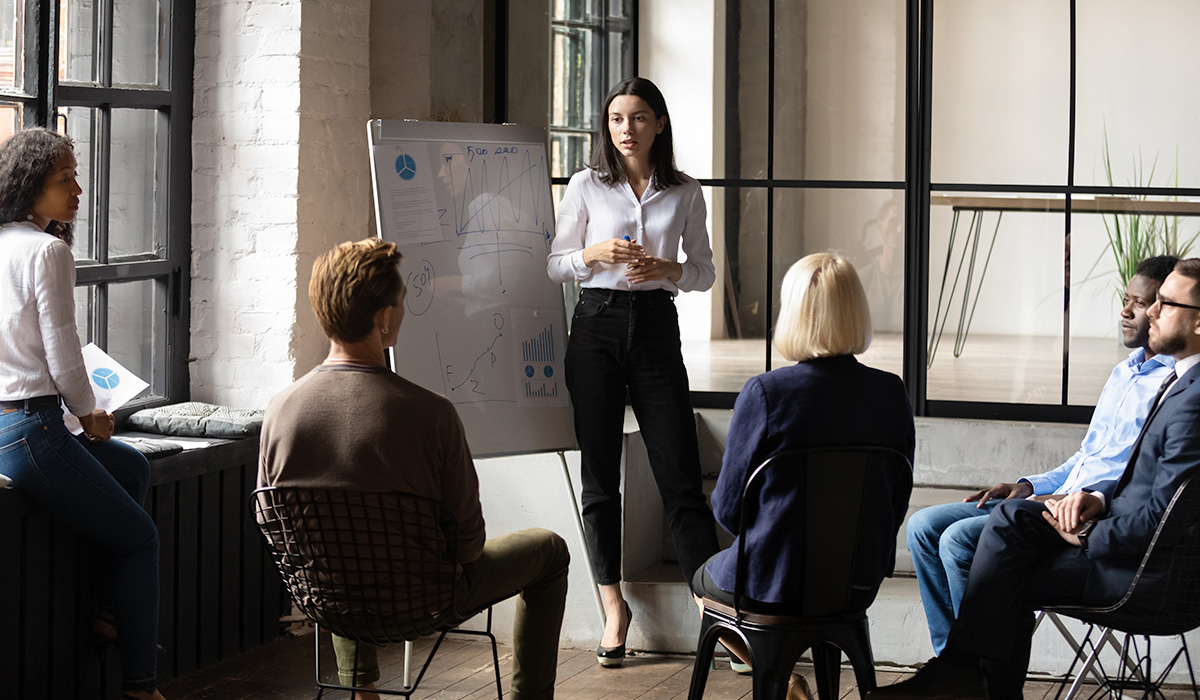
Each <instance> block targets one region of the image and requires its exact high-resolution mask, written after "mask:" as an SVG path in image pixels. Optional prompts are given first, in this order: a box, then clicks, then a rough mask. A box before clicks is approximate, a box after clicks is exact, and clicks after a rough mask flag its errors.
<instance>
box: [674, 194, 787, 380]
mask: <svg viewBox="0 0 1200 700" xmlns="http://www.w3.org/2000/svg"><path fill="white" fill-rule="evenodd" d="M744 191H745V190H743V192H744ZM760 192H761V191H760ZM738 196H739V195H738V190H736V189H733V188H722V187H705V188H704V200H705V204H707V206H708V230H709V239H710V242H711V245H712V248H713V262H714V263H715V265H716V268H717V281H716V282H715V283H714V284H713V287H712V289H711V290H709V291H707V292H687V293H685V294H680V295H679V296H677V297H676V298H675V306H676V308H677V309H678V310H679V327H680V340H681V342H682V346H683V360H684V364H685V365H686V366H687V369H688V381H689V383H690V385H691V389H692V391H722V392H735V391H741V390H742V386H744V385H745V383H746V380H747V379H749V378H750V377H753V376H754V375H756V374H761V373H762V372H764V371H765V370H766V366H767V359H766V352H767V343H766V340H764V336H763V332H762V329H761V324H757V323H755V321H756V320H757V317H758V315H759V313H760V311H761V309H762V307H761V305H760V302H759V300H760V299H761V298H762V293H761V289H760V287H761V286H762V284H763V278H762V275H761V274H760V273H758V269H759V268H757V267H755V266H753V265H751V266H748V267H749V268H750V269H749V270H747V269H743V268H740V267H737V266H736V265H731V264H729V263H733V262H736V260H730V261H729V263H727V262H726V256H727V253H728V252H729V250H730V249H732V250H734V251H735V252H736V251H737V250H738V244H739V243H740V242H741V241H742V239H743V236H742V233H743V231H747V230H755V229H754V227H755V226H757V225H758V224H755V223H754V222H751V223H750V225H749V228H747V227H744V226H743V224H742V222H741V221H739V220H738V219H736V218H730V217H728V216H727V215H726V207H727V206H728V204H729V203H730V202H736V201H737V198H738ZM761 235H762V232H761V230H758V231H757V235H753V234H752V235H750V236H747V237H748V238H751V239H755V240H757V239H759V238H761ZM758 259H760V260H761V258H758Z"/></svg>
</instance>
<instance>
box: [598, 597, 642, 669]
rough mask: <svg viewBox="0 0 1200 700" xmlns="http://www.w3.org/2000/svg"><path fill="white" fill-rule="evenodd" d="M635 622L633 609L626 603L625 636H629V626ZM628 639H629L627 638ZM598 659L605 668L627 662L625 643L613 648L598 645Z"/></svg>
mask: <svg viewBox="0 0 1200 700" xmlns="http://www.w3.org/2000/svg"><path fill="white" fill-rule="evenodd" d="M632 624H633V610H632V609H630V607H629V603H625V636H626V637H628V636H629V627H630V625H632ZM627 641H628V640H627ZM596 661H599V662H600V665H601V666H603V667H605V668H616V667H618V666H620V665H621V664H623V663H625V645H624V644H618V645H617V646H615V647H613V648H611V649H605V648H604V647H603V646H599V645H597V646H596Z"/></svg>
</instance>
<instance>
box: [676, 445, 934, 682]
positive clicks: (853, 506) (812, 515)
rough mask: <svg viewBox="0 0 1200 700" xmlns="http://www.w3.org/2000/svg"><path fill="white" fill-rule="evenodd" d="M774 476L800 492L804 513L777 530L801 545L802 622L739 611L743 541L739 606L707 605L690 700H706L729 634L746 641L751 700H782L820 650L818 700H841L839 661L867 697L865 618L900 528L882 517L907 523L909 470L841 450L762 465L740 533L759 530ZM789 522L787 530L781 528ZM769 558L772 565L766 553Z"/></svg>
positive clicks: (893, 461)
mask: <svg viewBox="0 0 1200 700" xmlns="http://www.w3.org/2000/svg"><path fill="white" fill-rule="evenodd" d="M768 473H773V474H774V476H773V478H774V479H789V480H792V481H793V482H794V488H795V489H796V490H797V493H799V494H802V502H803V503H804V507H803V509H794V510H795V511H801V510H802V512H792V513H789V514H787V516H786V517H785V518H781V519H779V521H777V522H776V523H774V526H776V527H782V528H791V529H792V531H794V532H796V536H797V537H800V538H803V541H804V546H803V550H804V569H803V570H804V583H803V587H802V590H800V591H798V592H797V595H798V598H799V599H800V600H801V601H802V604H801V609H802V610H804V616H802V617H792V616H782V615H768V614H762V613H755V612H751V611H747V610H743V609H742V602H743V600H744V593H743V590H744V588H745V582H746V572H747V571H748V569H749V565H750V559H752V558H753V557H754V556H756V555H757V554H758V553H756V552H747V551H746V548H745V538H744V537H739V538H738V540H737V542H738V551H737V575H736V585H735V586H734V604H733V606H729V605H726V604H724V603H721V602H719V601H715V600H712V599H710V598H703V599H702V603H703V605H704V614H703V615H702V617H701V620H700V641H699V643H698V645H697V648H696V665H695V666H694V667H693V668H692V681H691V687H690V688H689V691H688V700H700V698H702V697H703V695H704V686H705V684H706V683H707V680H708V669H709V667H710V666H711V665H712V657H713V652H714V649H715V647H716V644H717V640H718V637H719V636H720V634H721V633H722V632H726V631H728V632H732V633H734V634H736V635H737V636H739V637H740V638H741V639H742V641H743V642H745V644H746V647H747V648H748V649H749V650H750V655H751V667H752V672H753V674H754V700H782V699H783V698H784V696H785V695H786V694H787V687H788V679H789V677H790V676H791V673H792V669H793V668H794V667H795V665H796V661H797V660H798V659H799V658H800V655H801V654H802V653H804V651H805V650H806V649H809V648H811V649H812V650H813V665H814V666H815V668H816V676H817V695H818V697H819V698H821V699H822V700H831V699H832V698H836V697H837V693H838V687H839V685H840V680H841V654H842V652H845V654H846V656H847V657H848V658H849V659H850V664H851V666H853V668H854V677H855V680H856V681H857V683H858V691H859V695H860V697H865V696H866V694H867V693H868V692H869V691H872V690H874V689H875V659H874V655H873V654H872V652H871V636H870V633H869V631H868V620H867V614H866V609H867V607H868V606H870V604H871V601H873V600H874V598H875V594H876V593H877V592H878V589H879V586H878V583H877V582H876V581H875V580H874V575H873V574H871V573H868V571H871V570H872V566H871V564H872V563H874V562H878V561H880V558H882V557H889V556H890V557H895V554H896V534H897V533H898V532H899V528H900V525H901V523H902V521H903V518H902V517H898V518H896V522H895V527H893V528H891V529H886V528H885V530H886V531H881V529H880V528H879V527H878V526H877V523H878V516H879V511H880V509H883V510H885V511H889V512H892V513H895V512H897V511H898V512H900V513H903V512H904V510H905V509H906V508H907V507H908V498H909V495H910V494H911V492H912V464H911V463H910V462H909V461H908V458H907V457H905V456H904V455H903V454H901V453H900V452H898V451H896V450H893V449H890V448H887V447H874V446H839V447H814V448H806V449H798V450H788V451H785V452H781V453H779V454H776V455H774V456H772V457H770V458H768V459H767V460H766V461H764V462H763V463H762V464H761V465H759V466H758V467H757V468H756V469H754V471H752V472H751V473H750V475H749V476H748V477H747V479H746V485H745V487H744V488H743V489H742V497H741V518H740V524H739V528H738V532H740V533H744V532H746V531H747V529H748V528H749V527H750V526H751V525H752V524H753V522H754V518H755V516H756V513H757V509H758V503H759V500H758V497H759V490H760V489H761V488H762V485H763V483H764V482H765V481H766V477H767V474H768ZM785 520H787V521H788V522H784V521H785ZM762 554H763V556H775V555H774V554H773V553H770V552H764V553H762Z"/></svg>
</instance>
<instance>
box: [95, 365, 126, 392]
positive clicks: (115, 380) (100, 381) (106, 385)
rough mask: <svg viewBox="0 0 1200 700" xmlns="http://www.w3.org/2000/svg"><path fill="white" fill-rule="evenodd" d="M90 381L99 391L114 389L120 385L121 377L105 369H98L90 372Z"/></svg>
mask: <svg viewBox="0 0 1200 700" xmlns="http://www.w3.org/2000/svg"><path fill="white" fill-rule="evenodd" d="M92 381H93V382H95V383H96V386H98V387H100V388H101V389H116V388H117V385H118V384H120V383H121V375H119V374H117V373H116V372H115V371H113V370H111V369H108V368H107V367H100V368H99V369H97V370H95V371H94V372H92Z"/></svg>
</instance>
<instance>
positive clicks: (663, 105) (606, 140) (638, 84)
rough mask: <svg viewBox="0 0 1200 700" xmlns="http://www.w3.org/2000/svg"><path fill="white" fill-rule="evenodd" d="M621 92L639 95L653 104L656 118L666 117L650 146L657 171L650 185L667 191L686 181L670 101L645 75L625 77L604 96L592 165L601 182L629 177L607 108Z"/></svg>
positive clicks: (611, 183) (652, 161)
mask: <svg viewBox="0 0 1200 700" xmlns="http://www.w3.org/2000/svg"><path fill="white" fill-rule="evenodd" d="M621 95H633V96H634V97H640V98H642V99H643V100H645V101H646V104H648V105H650V109H651V110H653V112H654V118H655V119H659V118H661V117H666V118H667V124H666V126H664V127H663V130H662V133H661V134H658V135H657V136H655V137H654V143H653V144H652V145H651V146H650V168H651V170H653V172H654V180H653V182H652V184H651V186H652V187H654V189H656V190H665V189H667V188H668V187H670V186H672V185H678V184H681V183H682V182H683V173H682V172H680V171H679V168H676V167H675V141H674V138H673V137H672V136H671V117H670V115H668V114H667V101H666V100H665V99H663V96H662V93H661V92H659V90H658V86H657V85H655V84H654V83H652V82H650V81H649V80H646V79H645V78H626V79H624V80H622V81H621V82H619V83H617V84H616V85H615V86H614V87H613V89H612V90H609V91H608V96H607V97H605V98H604V111H603V112H601V113H600V129H599V132H600V133H599V134H598V140H597V142H596V144H597V145H596V147H595V148H593V149H592V162H591V167H592V169H593V170H595V171H596V172H597V173H599V174H600V182H603V183H604V184H606V185H615V184H617V183H620V182H625V181H626V180H627V179H629V174H628V173H626V172H625V157H624V156H622V155H621V152H620V151H618V150H617V147H616V145H614V144H613V141H612V134H610V133H609V132H608V108H609V105H611V104H612V101H613V100H615V99H616V98H617V97H619V96H621Z"/></svg>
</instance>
